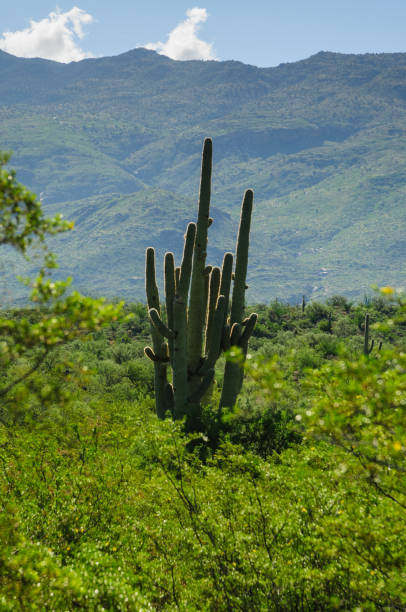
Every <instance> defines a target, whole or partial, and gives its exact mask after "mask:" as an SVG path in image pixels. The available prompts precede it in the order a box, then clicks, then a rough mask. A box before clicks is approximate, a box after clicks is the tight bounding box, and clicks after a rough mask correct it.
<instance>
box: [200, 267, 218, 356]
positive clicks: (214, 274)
mask: <svg viewBox="0 0 406 612" xmlns="http://www.w3.org/2000/svg"><path fill="white" fill-rule="evenodd" d="M219 287H220V268H217V267H214V268H212V271H211V274H210V284H209V301H208V304H207V317H206V342H205V348H204V352H205V355H207V353H208V351H209V346H210V341H211V335H212V327H213V320H214V314H215V312H216V305H217V299H218V296H219ZM220 333H221V330H220Z"/></svg>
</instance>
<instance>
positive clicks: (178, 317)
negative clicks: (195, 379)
mask: <svg viewBox="0 0 406 612" xmlns="http://www.w3.org/2000/svg"><path fill="white" fill-rule="evenodd" d="M195 236H196V225H195V224H194V223H189V225H188V228H187V232H186V235H185V244H184V247H183V258H182V265H181V269H180V276H179V283H178V286H177V291H176V296H175V300H174V303H173V331H174V339H173V395H174V417H175V419H181V418H182V417H183V416H184V415H185V414H186V408H187V398H188V362H187V302H188V292H189V285H190V275H191V270H192V257H193V245H194V241H195Z"/></svg>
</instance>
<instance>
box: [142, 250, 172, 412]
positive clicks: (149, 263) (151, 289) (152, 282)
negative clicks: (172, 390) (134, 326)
mask: <svg viewBox="0 0 406 612" xmlns="http://www.w3.org/2000/svg"><path fill="white" fill-rule="evenodd" d="M145 291H146V295H147V303H148V308H149V309H152V310H155V311H156V313H157V315H158V317H159V316H160V315H159V313H160V303H159V292H158V286H157V283H156V275H155V249H153V248H148V249H147V251H146V257H145ZM151 337H152V346H153V350H151V354H148V353H149V351H148V350H147V351H146V355H147V356H148V357H150V358H152V354H153V355H154V356H155V357H157V359H154V360H153V361H154V388H155V409H156V413H157V415H158V417H159V418H160V419H163V418H164V416H165V413H166V410H167V404H166V400H165V386H166V384H167V368H166V364H165V363H162V362H161V360H160V359H159V357H160V354H161V346H162V343H163V340H164V338H163V336H162V334H161V332H160V331H159V330H158V329H157V328H156V327H155V325H154V324H153V323H152V321H151ZM148 348H149V347H147V349H148Z"/></svg>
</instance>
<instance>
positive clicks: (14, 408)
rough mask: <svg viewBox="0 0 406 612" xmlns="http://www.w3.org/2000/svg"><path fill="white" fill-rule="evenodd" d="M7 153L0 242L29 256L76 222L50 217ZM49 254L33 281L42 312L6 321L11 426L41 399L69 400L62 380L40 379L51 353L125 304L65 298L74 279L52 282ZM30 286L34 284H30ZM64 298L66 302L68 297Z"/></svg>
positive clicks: (6, 412)
mask: <svg viewBox="0 0 406 612" xmlns="http://www.w3.org/2000/svg"><path fill="white" fill-rule="evenodd" d="M8 158H9V157H8V156H7V155H4V154H3V155H1V156H0V214H1V220H2V223H1V227H2V231H3V235H2V236H1V238H0V243H1V244H3V246H5V245H9V246H12V247H14V248H15V249H17V250H18V251H20V252H21V253H22V254H26V251H27V248H28V246H29V245H31V244H32V243H33V242H34V241H35V240H37V241H40V242H43V241H44V239H45V236H46V234H52V233H56V232H63V231H66V230H68V229H71V228H72V226H73V224H72V223H68V222H65V221H62V220H61V218H60V217H55V218H54V219H45V218H44V216H43V213H42V208H41V204H40V202H38V201H37V200H36V198H35V196H34V195H33V194H32V193H30V192H29V191H28V190H26V189H25V188H24V187H23V186H21V185H20V184H19V183H18V182H17V181H16V178H15V173H14V172H13V171H11V170H10V171H8V170H7V169H5V168H4V167H3V166H4V164H5V163H6V162H7V161H8ZM55 265H56V264H55V261H54V258H53V256H52V254H49V253H47V254H46V256H45V260H44V265H43V267H42V269H41V271H40V274H39V276H38V277H37V278H36V279H35V281H34V282H33V283H32V292H31V300H32V302H34V303H36V304H37V305H38V309H37V313H36V315H34V316H33V314H32V313H30V318H28V317H25V316H24V315H23V316H17V317H13V316H10V315H9V316H7V313H6V316H4V315H3V316H2V317H0V365H1V367H2V377H1V378H2V380H1V381H0V398H1V399H2V406H1V410H0V420H2V421H3V422H6V421H7V419H13V418H14V417H15V416H17V414H21V413H22V412H23V411H24V409H26V408H27V407H28V405H30V404H31V403H32V398H33V397H34V396H35V397H36V398H37V400H38V401H39V403H40V405H41V404H45V403H47V402H49V401H52V400H55V399H56V398H59V399H60V400H61V401H65V400H66V399H67V395H66V393H65V392H64V390H63V389H61V386H60V381H58V383H57V384H55V382H54V381H52V382H47V381H46V380H44V376H43V375H42V374H40V375H36V376H34V375H35V374H36V373H37V371H38V369H39V367H40V366H41V364H42V363H44V361H45V359H46V358H47V356H48V355H49V353H50V351H52V350H54V349H55V348H56V347H58V346H60V345H62V344H66V343H67V342H69V341H72V340H73V339H75V338H77V337H81V336H83V335H84V334H86V333H90V332H94V331H97V330H99V329H101V328H102V327H103V326H104V325H105V324H106V323H108V322H110V321H114V320H116V319H118V317H119V316H120V311H121V308H122V304H117V305H113V304H105V300H104V299H98V300H95V299H92V298H89V297H84V296H82V295H80V294H79V293H77V292H76V291H74V292H72V293H70V294H69V295H67V296H64V293H65V291H66V289H67V287H68V286H69V283H70V281H69V280H68V281H55V282H54V281H52V280H51V279H50V278H47V274H48V273H49V269H52V268H54V267H55ZM26 282H27V284H28V283H29V281H26ZM62 298H63V299H62Z"/></svg>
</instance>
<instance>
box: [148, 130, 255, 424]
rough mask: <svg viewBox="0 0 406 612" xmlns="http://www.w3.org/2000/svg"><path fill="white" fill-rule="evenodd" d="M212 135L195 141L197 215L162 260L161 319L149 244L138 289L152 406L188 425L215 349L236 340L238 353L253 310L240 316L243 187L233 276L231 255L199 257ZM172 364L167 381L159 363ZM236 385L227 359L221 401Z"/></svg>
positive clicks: (229, 400) (207, 221) (209, 376)
mask: <svg viewBox="0 0 406 612" xmlns="http://www.w3.org/2000/svg"><path fill="white" fill-rule="evenodd" d="M211 168H212V142H211V140H210V139H209V138H207V139H206V140H205V142H204V146H203V155H202V172H201V182H200V196H199V208H198V218H197V223H189V225H188V228H187V231H186V234H185V242H184V249H183V258H182V264H181V266H180V267H176V266H175V258H174V255H173V253H166V255H165V260H164V278H165V303H166V322H164V319H163V317H162V316H161V307H160V302H159V295H158V288H157V285H156V279H155V254H154V249H153V248H148V249H147V253H146V273H145V279H146V293H147V303H148V309H149V316H150V320H151V336H152V344H153V347H152V348H151V347H146V348H145V354H146V355H147V357H149V358H150V359H152V361H153V362H154V368H155V400H156V412H157V415H158V416H159V417H160V418H163V417H164V415H165V413H166V411H168V410H169V411H171V412H172V414H173V416H174V418H182V417H183V416H185V415H187V418H189V419H190V421H191V425H192V427H193V426H196V425H197V424H198V422H199V419H200V403H201V400H202V398H203V396H205V394H207V393H208V392H209V390H210V389H211V388H212V382H213V378H214V369H215V364H216V362H217V360H218V358H219V356H220V354H221V352H222V351H225V350H227V349H229V348H230V347H231V346H240V347H241V349H242V352H243V354H244V355H246V352H247V347H248V340H249V338H250V336H251V334H252V332H253V329H254V326H255V323H256V319H257V315H256V314H252V315H251V316H250V317H249V318H248V319H244V318H243V317H244V308H245V304H244V300H245V290H246V284H245V283H246V276H247V265H248V246H249V232H250V225H251V214H252V206H253V192H252V191H251V190H250V189H249V190H247V191H246V192H245V195H244V199H243V204H242V209H241V219H240V227H239V231H238V238H237V245H236V254H237V256H236V265H235V272H234V287H233V291H232V301H231V313H230V316H228V312H229V303H230V290H231V283H232V279H233V255H232V253H225V255H224V259H223V264H222V267H221V269H220V268H218V267H212V266H207V265H206V256H207V237H208V228H209V227H210V225H211V224H212V219H211V218H210V216H209V212H210V191H211ZM168 365H170V366H171V368H172V384H171V383H169V382H168V377H167V368H168ZM241 385H242V369H241V366H240V365H236V364H234V363H229V362H227V364H226V367H225V372H224V383H223V394H222V399H221V405H222V406H232V405H233V404H234V403H235V401H236V398H237V395H238V393H239V391H240V389H241Z"/></svg>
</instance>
